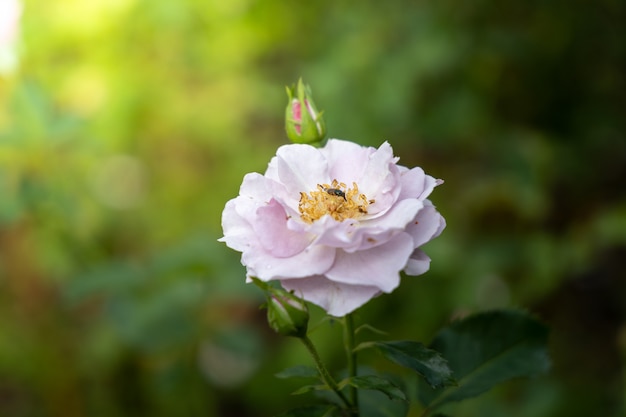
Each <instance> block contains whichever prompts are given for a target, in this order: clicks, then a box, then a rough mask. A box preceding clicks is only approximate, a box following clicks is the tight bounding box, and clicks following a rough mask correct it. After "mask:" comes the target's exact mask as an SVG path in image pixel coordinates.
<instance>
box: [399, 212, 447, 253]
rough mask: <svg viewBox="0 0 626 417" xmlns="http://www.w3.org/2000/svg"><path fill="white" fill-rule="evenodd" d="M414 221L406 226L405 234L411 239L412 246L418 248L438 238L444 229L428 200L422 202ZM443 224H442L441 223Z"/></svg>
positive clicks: (439, 215)
mask: <svg viewBox="0 0 626 417" xmlns="http://www.w3.org/2000/svg"><path fill="white" fill-rule="evenodd" d="M424 204H425V207H424V208H423V209H421V210H420V211H419V212H418V213H417V216H416V217H415V219H414V220H413V221H412V222H410V223H409V224H408V226H407V227H406V232H407V233H408V234H410V235H411V237H412V238H413V246H414V247H415V248H419V247H420V246H422V245H423V244H425V243H426V242H429V241H431V240H432V239H433V238H435V237H437V236H439V234H440V233H441V232H442V231H443V229H444V227H445V221H444V220H443V217H442V216H441V214H439V213H438V212H437V210H436V209H435V206H433V205H432V203H431V202H430V201H429V200H425V201H424ZM442 222H443V223H442Z"/></svg>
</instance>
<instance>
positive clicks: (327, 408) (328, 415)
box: [276, 405, 340, 417]
mask: <svg viewBox="0 0 626 417" xmlns="http://www.w3.org/2000/svg"><path fill="white" fill-rule="evenodd" d="M338 416H340V413H339V410H338V409H337V407H336V406H334V405H310V406H307V407H299V408H294V409H293V410H289V411H286V412H284V413H282V414H279V415H277V416H276V417H338Z"/></svg>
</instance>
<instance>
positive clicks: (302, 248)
mask: <svg viewBox="0 0 626 417" xmlns="http://www.w3.org/2000/svg"><path fill="white" fill-rule="evenodd" d="M397 162H398V158H397V157H394V156H393V151H392V149H391V146H390V145H389V144H388V143H387V142H385V143H383V144H382V145H381V146H380V147H379V148H378V149H376V148H372V147H363V146H360V145H357V144H354V143H352V142H347V141H343V140H337V139H330V140H329V141H328V142H327V144H326V145H325V146H324V147H323V148H315V147H313V146H310V145H303V144H291V145H284V146H281V147H280V148H279V149H278V151H277V153H276V156H275V157H273V158H272V160H271V161H270V163H269V166H268V168H267V171H266V172H265V175H261V174H258V173H250V174H247V175H246V176H245V177H244V179H243V183H242V184H241V188H240V190H239V196H238V197H236V198H234V199H232V200H230V201H229V202H228V203H226V207H225V208H224V212H223V214H222V228H223V230H224V237H223V238H221V239H220V241H222V242H225V243H226V245H227V246H229V247H230V248H232V249H235V250H237V251H240V252H242V256H241V262H242V264H243V265H244V266H245V267H246V269H247V276H248V277H256V278H258V279H260V280H262V281H271V280H278V281H280V282H281V284H282V286H283V287H284V288H285V289H286V290H288V291H293V292H294V293H295V294H296V295H298V296H300V297H302V298H303V299H305V300H307V301H310V302H312V303H314V304H317V305H319V306H320V307H322V308H323V309H324V310H326V311H327V312H328V314H330V315H333V316H336V317H341V316H344V315H346V314H348V313H350V312H352V311H353V310H355V309H356V308H358V307H360V306H362V305H363V304H365V303H366V302H367V301H369V300H370V299H371V298H373V297H375V296H377V295H379V294H380V293H383V292H384V293H390V292H392V291H393V290H394V289H395V288H396V287H398V285H399V284H400V271H404V272H405V273H406V274H408V275H420V274H423V273H424V272H426V271H427V270H428V268H429V266H430V258H429V257H428V256H427V255H426V254H425V253H424V252H423V251H422V250H420V247H421V246H422V245H423V244H425V243H426V242H428V241H430V240H431V239H433V238H434V237H436V236H438V235H439V234H440V233H441V231H442V230H443V229H444V227H445V220H444V218H443V217H442V216H441V215H440V214H439V213H438V212H437V210H436V209H435V207H434V206H433V205H432V203H431V202H430V201H429V200H427V199H426V198H427V197H428V195H429V194H430V193H431V192H432V191H433V189H434V188H435V186H437V185H439V184H441V183H442V181H441V180H436V179H434V178H433V177H431V176H429V175H426V174H425V173H424V171H423V170H422V169H421V168H412V169H409V168H407V167H404V166H401V165H397Z"/></svg>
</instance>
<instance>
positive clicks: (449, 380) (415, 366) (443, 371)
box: [357, 340, 455, 388]
mask: <svg viewBox="0 0 626 417" xmlns="http://www.w3.org/2000/svg"><path fill="white" fill-rule="evenodd" d="M366 347H375V348H377V349H378V351H379V352H380V353H382V354H383V355H384V356H385V357H386V358H387V359H389V360H390V361H392V362H394V363H396V364H398V365H400V366H404V367H406V368H409V369H412V370H414V371H415V372H417V373H418V374H419V375H421V376H422V377H424V379H426V382H428V383H429V384H430V385H431V386H432V387H434V388H435V387H443V386H448V385H453V384H454V383H455V381H454V378H453V377H452V371H451V370H450V368H449V367H448V363H447V362H446V360H445V359H444V358H443V356H441V354H440V353H439V352H436V351H434V350H432V349H428V348H427V347H425V346H424V345H423V344H421V343H419V342H413V341H410V340H401V341H394V342H367V343H362V344H361V345H359V346H358V347H357V350H359V349H363V348H366Z"/></svg>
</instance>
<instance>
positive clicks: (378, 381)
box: [339, 375, 406, 401]
mask: <svg viewBox="0 0 626 417" xmlns="http://www.w3.org/2000/svg"><path fill="white" fill-rule="evenodd" d="M346 385H350V386H353V387H355V388H358V389H366V390H375V391H380V392H382V393H383V394H385V395H386V396H387V397H389V399H390V400H394V399H395V400H402V401H406V395H405V394H404V391H402V390H401V389H400V388H398V386H397V385H396V384H394V383H393V382H391V381H389V380H387V379H384V378H381V377H379V376H376V375H362V376H355V377H352V378H346V379H344V380H343V381H341V382H340V383H339V388H340V389H343V387H345V386H346Z"/></svg>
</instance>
